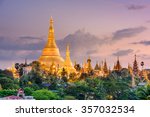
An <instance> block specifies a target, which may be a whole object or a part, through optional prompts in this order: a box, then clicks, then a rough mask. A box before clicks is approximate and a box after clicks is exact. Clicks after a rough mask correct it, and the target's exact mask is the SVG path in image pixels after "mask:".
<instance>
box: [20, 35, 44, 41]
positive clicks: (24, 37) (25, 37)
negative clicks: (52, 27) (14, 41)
mask: <svg viewBox="0 0 150 117" xmlns="http://www.w3.org/2000/svg"><path fill="white" fill-rule="evenodd" d="M19 39H26V40H32V39H33V40H41V39H42V38H41V37H33V36H21V37H19Z"/></svg>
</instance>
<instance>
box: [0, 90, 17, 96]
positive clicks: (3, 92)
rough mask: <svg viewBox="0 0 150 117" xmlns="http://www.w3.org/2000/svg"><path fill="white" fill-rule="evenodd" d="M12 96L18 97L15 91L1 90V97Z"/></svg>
mask: <svg viewBox="0 0 150 117" xmlns="http://www.w3.org/2000/svg"><path fill="white" fill-rule="evenodd" d="M10 95H17V91H15V90H0V97H6V96H10Z"/></svg>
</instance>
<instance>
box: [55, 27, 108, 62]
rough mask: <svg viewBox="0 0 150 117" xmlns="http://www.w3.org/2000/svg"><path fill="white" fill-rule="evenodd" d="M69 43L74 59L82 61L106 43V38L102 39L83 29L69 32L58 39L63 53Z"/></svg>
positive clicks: (63, 53)
mask: <svg viewBox="0 0 150 117" xmlns="http://www.w3.org/2000/svg"><path fill="white" fill-rule="evenodd" d="M67 43H69V44H70V46H71V47H70V51H71V57H72V58H74V60H77V61H81V60H83V59H84V58H85V57H88V56H92V54H94V53H95V52H96V50H97V48H98V47H100V46H101V45H103V44H106V40H105V39H100V38H98V37H96V36H94V35H92V34H90V33H88V32H85V31H83V30H77V31H76V32H75V33H73V34H69V35H67V36H66V37H65V38H64V39H61V40H58V41H57V44H58V47H59V48H60V50H61V53H62V55H65V51H66V44H67Z"/></svg>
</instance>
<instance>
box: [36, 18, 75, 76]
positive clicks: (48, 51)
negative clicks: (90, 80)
mask: <svg viewBox="0 0 150 117" xmlns="http://www.w3.org/2000/svg"><path fill="white" fill-rule="evenodd" d="M38 61H39V62H40V63H41V68H42V69H44V70H46V71H48V72H49V73H51V74H53V75H58V76H61V75H62V72H63V73H65V74H66V75H65V76H69V74H70V73H73V72H76V69H75V68H74V66H73V65H72V62H71V58H70V48H69V45H67V47H66V58H65V60H64V59H63V58H62V57H61V55H60V52H59V48H58V47H57V45H56V41H55V36H54V26H53V19H52V18H51V19H50V27H49V33H48V41H47V43H46V45H45V47H44V49H43V51H42V55H41V56H40V57H39V60H38Z"/></svg>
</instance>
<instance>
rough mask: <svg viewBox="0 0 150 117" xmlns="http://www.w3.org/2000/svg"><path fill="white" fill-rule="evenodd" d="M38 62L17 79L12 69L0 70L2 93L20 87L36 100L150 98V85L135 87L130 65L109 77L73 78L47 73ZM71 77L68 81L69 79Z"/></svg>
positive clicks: (136, 80)
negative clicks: (10, 70)
mask: <svg viewBox="0 0 150 117" xmlns="http://www.w3.org/2000/svg"><path fill="white" fill-rule="evenodd" d="M39 67H40V65H39V63H38V62H36V61H34V62H33V63H32V68H33V69H32V71H31V72H30V73H28V74H26V75H22V76H21V78H20V79H19V80H18V79H14V78H13V77H12V74H11V73H10V72H9V71H6V70H5V71H2V70H0V97H5V96H9V95H16V90H18V89H19V88H20V87H21V88H23V89H24V92H25V94H26V95H28V96H33V97H34V98H35V99H37V100H56V99H60V100H137V99H141V100H147V99H150V85H148V84H147V85H145V86H138V83H139V79H138V78H135V83H136V85H137V87H135V88H132V86H131V84H132V82H131V81H132V79H131V76H130V74H129V72H128V70H127V69H122V70H121V71H113V72H111V73H110V74H109V76H107V77H94V76H92V77H91V76H90V75H88V74H86V73H85V74H81V76H80V77H79V78H78V80H76V75H75V74H71V75H70V79H69V80H68V79H67V77H66V76H65V75H64V76H63V77H62V78H58V77H57V76H56V75H52V74H46V73H44V72H43V71H41V70H40V68H39ZM68 81H69V82H68Z"/></svg>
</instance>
